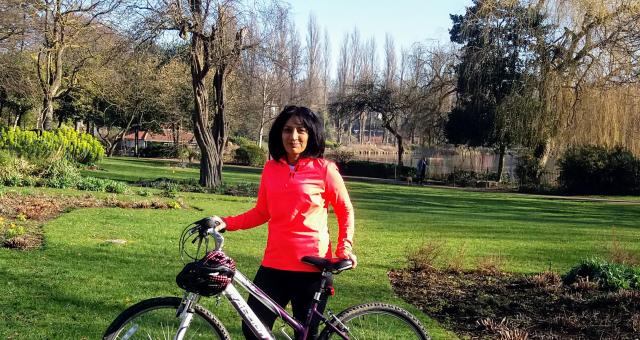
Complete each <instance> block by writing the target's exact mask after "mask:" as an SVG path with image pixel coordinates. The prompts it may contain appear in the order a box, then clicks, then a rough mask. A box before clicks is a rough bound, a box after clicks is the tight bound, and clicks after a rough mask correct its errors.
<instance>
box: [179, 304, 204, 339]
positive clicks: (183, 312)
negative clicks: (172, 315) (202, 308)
mask: <svg viewBox="0 0 640 340" xmlns="http://www.w3.org/2000/svg"><path fill="white" fill-rule="evenodd" d="M198 299H200V295H198V294H194V293H186V294H185V296H184V297H183V298H182V303H181V304H180V307H179V308H178V312H177V313H176V317H178V318H180V326H178V331H177V332H176V336H175V337H174V338H173V339H174V340H182V338H183V337H184V334H185V333H186V332H187V328H189V325H190V324H191V320H192V319H193V306H194V305H195V304H196V303H198Z"/></svg>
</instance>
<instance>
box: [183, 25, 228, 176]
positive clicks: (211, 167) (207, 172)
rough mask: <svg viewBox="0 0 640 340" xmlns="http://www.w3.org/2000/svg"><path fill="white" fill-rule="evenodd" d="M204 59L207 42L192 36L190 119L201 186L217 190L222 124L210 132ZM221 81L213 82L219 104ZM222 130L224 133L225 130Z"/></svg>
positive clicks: (207, 71)
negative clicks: (218, 138)
mask: <svg viewBox="0 0 640 340" xmlns="http://www.w3.org/2000/svg"><path fill="white" fill-rule="evenodd" d="M205 58H206V54H205V41H204V40H203V38H202V36H200V35H198V34H195V33H194V34H192V35H191V85H192V87H193V97H194V104H195V108H194V111H193V115H192V117H191V118H192V121H193V132H194V135H195V137H196V141H197V142H198V147H199V148H200V185H202V186H204V187H207V188H214V187H217V186H219V185H220V184H222V174H221V170H222V159H221V158H222V157H221V156H222V155H221V154H218V150H219V147H218V145H217V143H216V138H215V135H214V131H216V129H217V128H218V127H217V125H218V123H219V122H218V121H215V120H214V124H213V126H212V127H211V128H209V94H208V91H207V84H206V77H207V74H208V73H209V67H208V65H206V59H205ZM216 76H217V74H216ZM220 80H221V79H214V90H215V92H216V103H218V101H220V100H222V98H221V97H219V96H218V93H217V92H218V90H217V89H215V84H216V81H220ZM220 94H222V93H220ZM216 110H218V108H217V107H216ZM218 115H219V112H216V116H218ZM218 120H219V119H218ZM222 128H223V129H224V126H223V127H222Z"/></svg>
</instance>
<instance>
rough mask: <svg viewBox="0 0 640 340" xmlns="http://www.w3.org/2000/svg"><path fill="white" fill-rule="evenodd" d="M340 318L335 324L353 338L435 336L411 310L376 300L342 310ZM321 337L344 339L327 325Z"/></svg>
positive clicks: (424, 338) (391, 338)
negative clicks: (428, 331) (431, 334)
mask: <svg viewBox="0 0 640 340" xmlns="http://www.w3.org/2000/svg"><path fill="white" fill-rule="evenodd" d="M337 317H338V319H339V320H340V322H333V323H332V324H333V325H334V326H335V327H337V328H338V329H340V330H341V331H343V332H345V333H346V334H347V336H348V338H349V339H352V340H356V339H390V340H396V339H421V340H429V339H431V338H430V337H429V335H428V334H427V331H426V330H425V329H424V327H423V326H422V324H420V321H419V320H418V319H417V318H416V317H415V316H413V315H411V313H409V312H408V311H406V310H404V309H402V308H400V307H397V306H393V305H389V304H386V303H380V302H373V303H366V304H362V305H357V306H353V307H350V308H347V309H345V310H344V311H342V312H340V314H338V316H337ZM320 339H341V337H340V335H339V334H337V333H336V332H335V331H334V329H333V328H332V327H331V326H329V325H327V326H325V328H324V329H323V330H322V333H320Z"/></svg>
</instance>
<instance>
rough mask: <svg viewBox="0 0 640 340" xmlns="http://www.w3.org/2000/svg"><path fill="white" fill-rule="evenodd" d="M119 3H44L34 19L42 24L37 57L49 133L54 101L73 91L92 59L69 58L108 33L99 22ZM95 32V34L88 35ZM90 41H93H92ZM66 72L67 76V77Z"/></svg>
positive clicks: (75, 0)
mask: <svg viewBox="0 0 640 340" xmlns="http://www.w3.org/2000/svg"><path fill="white" fill-rule="evenodd" d="M120 4H121V1H120V0H97V1H96V0H91V1H90V0H44V1H43V2H42V4H41V6H37V7H36V9H37V11H35V12H34V13H33V15H35V16H36V18H35V19H33V21H34V22H38V23H39V27H38V34H39V35H40V39H41V42H42V43H41V46H40V49H39V50H38V54H37V63H38V68H37V70H38V79H39V81H40V87H41V90H42V114H41V124H40V126H39V127H42V128H43V129H45V130H50V129H51V127H52V122H53V110H54V106H53V104H54V101H55V100H56V99H57V98H59V97H60V96H61V95H62V94H63V93H65V92H68V91H69V90H70V89H71V88H73V86H74V84H75V81H76V76H77V74H78V72H79V71H80V70H81V69H82V68H83V67H84V64H85V63H86V62H87V60H88V58H90V56H87V55H85V56H82V57H80V58H70V57H69V50H70V49H77V48H79V47H84V46H87V45H88V44H89V42H90V41H95V37H96V34H98V33H100V32H108V31H109V30H105V29H103V28H102V24H101V23H100V22H99V20H100V19H102V18H105V17H106V16H107V15H108V14H110V13H112V12H113V11H114V10H115V9H116V8H118V7H119V6H120ZM88 31H93V32H92V34H87V32H88ZM89 37H90V39H89ZM65 69H66V70H68V71H67V72H68V74H66V75H65V74H64V72H65Z"/></svg>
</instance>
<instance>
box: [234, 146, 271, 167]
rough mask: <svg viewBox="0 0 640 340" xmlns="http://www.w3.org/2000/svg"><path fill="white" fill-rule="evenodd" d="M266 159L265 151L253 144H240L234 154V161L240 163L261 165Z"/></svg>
mask: <svg viewBox="0 0 640 340" xmlns="http://www.w3.org/2000/svg"><path fill="white" fill-rule="evenodd" d="M266 161H267V153H266V152H265V151H264V150H263V149H262V148H260V147H259V146H257V145H255V144H245V145H240V147H239V148H238V149H237V150H236V153H235V156H234V162H235V163H236V164H240V165H249V166H254V167H262V166H264V163H265V162H266Z"/></svg>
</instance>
